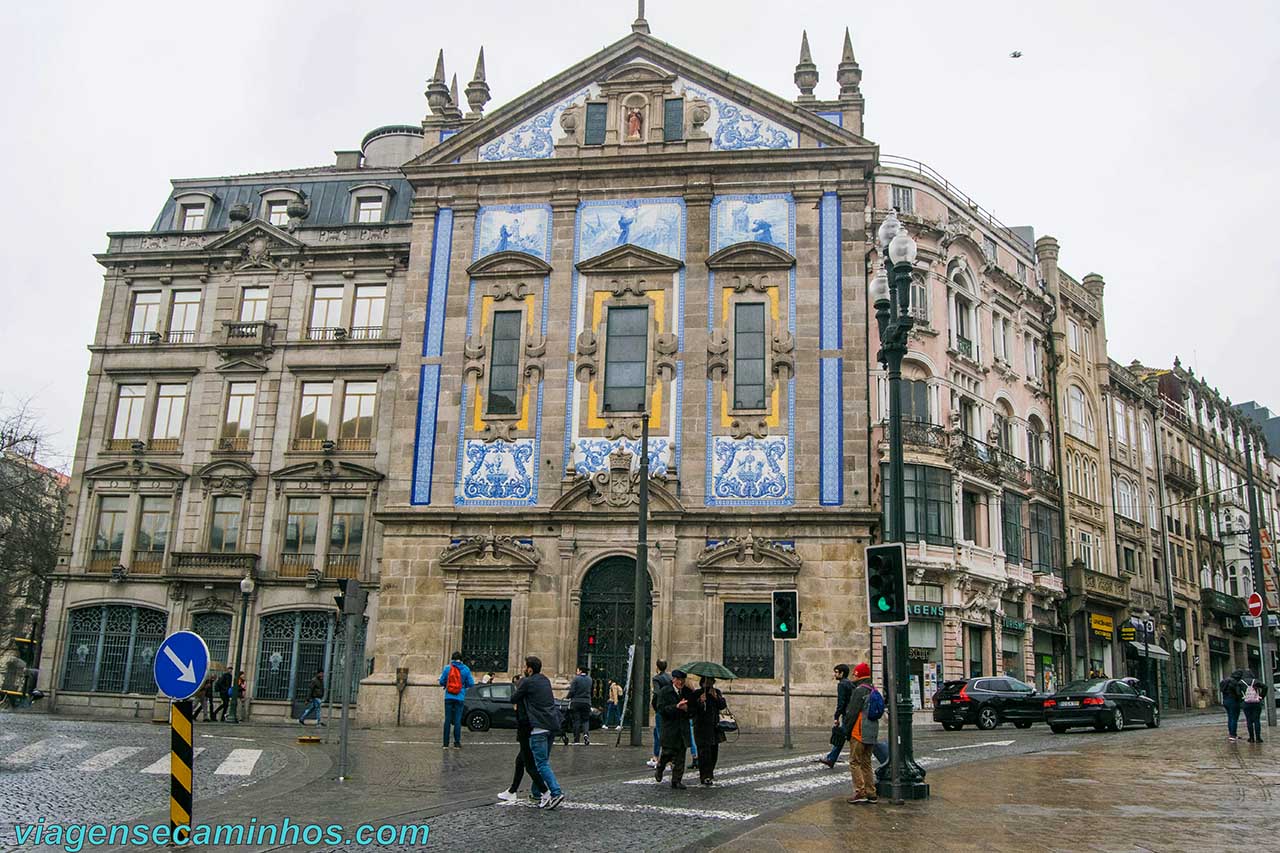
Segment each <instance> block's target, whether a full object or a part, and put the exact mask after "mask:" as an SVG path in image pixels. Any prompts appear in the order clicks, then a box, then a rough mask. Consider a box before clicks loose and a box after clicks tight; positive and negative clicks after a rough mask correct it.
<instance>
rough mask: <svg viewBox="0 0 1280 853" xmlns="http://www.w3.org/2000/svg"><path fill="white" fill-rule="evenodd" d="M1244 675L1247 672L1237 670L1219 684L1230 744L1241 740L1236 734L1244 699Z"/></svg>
mask: <svg viewBox="0 0 1280 853" xmlns="http://www.w3.org/2000/svg"><path fill="white" fill-rule="evenodd" d="M1244 673H1245V670H1243V669H1237V670H1236V671H1235V672H1233V673H1231V674H1230V675H1228V676H1227V677H1226V678H1224V679H1222V681H1221V682H1219V684H1218V690H1219V691H1221V693H1222V707H1223V708H1224V709H1226V712H1227V742H1228V743H1235V742H1236V741H1237V740H1239V738H1238V737H1236V732H1237V730H1238V729H1239V725H1240V701H1241V700H1242V699H1243V698H1244V682H1243V681H1241V676H1243V675H1244Z"/></svg>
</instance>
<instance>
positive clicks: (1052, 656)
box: [1031, 626, 1062, 693]
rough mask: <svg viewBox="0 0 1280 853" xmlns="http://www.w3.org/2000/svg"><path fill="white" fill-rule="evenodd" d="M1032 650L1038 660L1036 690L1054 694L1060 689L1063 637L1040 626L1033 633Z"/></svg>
mask: <svg viewBox="0 0 1280 853" xmlns="http://www.w3.org/2000/svg"><path fill="white" fill-rule="evenodd" d="M1031 637H1032V644H1033V646H1032V649H1033V651H1034V653H1035V659H1036V689H1037V690H1039V691H1040V692H1041V693H1053V692H1054V691H1056V690H1057V689H1058V667H1057V663H1056V662H1057V658H1058V649H1059V648H1060V646H1061V643H1062V635H1061V634H1059V633H1057V632H1049V631H1046V630H1044V629H1042V628H1040V627H1039V626H1036V628H1035V630H1034V631H1032V633H1031Z"/></svg>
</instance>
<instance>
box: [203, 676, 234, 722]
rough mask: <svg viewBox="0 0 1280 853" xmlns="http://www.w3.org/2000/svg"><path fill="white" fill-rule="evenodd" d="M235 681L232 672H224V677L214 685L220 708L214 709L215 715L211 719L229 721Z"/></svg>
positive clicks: (219, 677) (220, 677) (219, 678)
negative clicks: (228, 715)
mask: <svg viewBox="0 0 1280 853" xmlns="http://www.w3.org/2000/svg"><path fill="white" fill-rule="evenodd" d="M234 680H235V676H233V675H232V674H231V670H229V669H227V670H223V672H222V675H219V676H218V680H217V681H215V682H214V684H213V692H214V693H215V694H216V695H217V697H218V707H216V708H214V709H213V714H212V716H210V718H209V719H211V720H221V721H222V722H224V723H225V722H226V721H227V708H228V706H230V704H231V682H232V681H234Z"/></svg>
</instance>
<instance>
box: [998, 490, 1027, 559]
mask: <svg viewBox="0 0 1280 853" xmlns="http://www.w3.org/2000/svg"><path fill="white" fill-rule="evenodd" d="M1026 503H1027V500H1026V498H1024V497H1022V496H1021V495H1017V494H1014V493H1013V492H1005V493H1004V495H1003V499H1002V507H1001V510H1002V511H1001V515H1002V516H1003V521H1004V559H1005V562H1006V563H1027V564H1028V565H1030V563H1031V554H1030V553H1028V552H1027V550H1026V548H1025V542H1026V532H1025V531H1026V530H1027V523H1026V522H1025V521H1023V519H1022V513H1023V507H1024V506H1025V505H1026Z"/></svg>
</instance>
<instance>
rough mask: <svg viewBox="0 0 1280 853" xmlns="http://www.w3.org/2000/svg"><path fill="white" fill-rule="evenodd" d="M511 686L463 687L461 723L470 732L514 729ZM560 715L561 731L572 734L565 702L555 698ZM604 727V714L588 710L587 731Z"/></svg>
mask: <svg viewBox="0 0 1280 853" xmlns="http://www.w3.org/2000/svg"><path fill="white" fill-rule="evenodd" d="M514 690H515V687H514V686H512V685H511V684H506V683H502V684H477V685H475V686H474V687H469V688H467V692H466V694H465V695H464V696H463V697H462V722H463V723H464V724H466V727H467V728H468V729H470V730H471V731H473V732H485V731H488V730H489V729H514V728H515V727H516V710H515V707H514V706H512V704H511V694H512V692H514ZM556 705H558V706H559V708H560V716H561V718H562V719H563V720H564V730H565V731H572V724H571V721H570V719H569V700H567V699H557V700H556ZM602 725H604V714H602V713H601V712H600V709H599V708H592V709H591V728H593V729H598V728H600V727H601V726H602Z"/></svg>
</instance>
